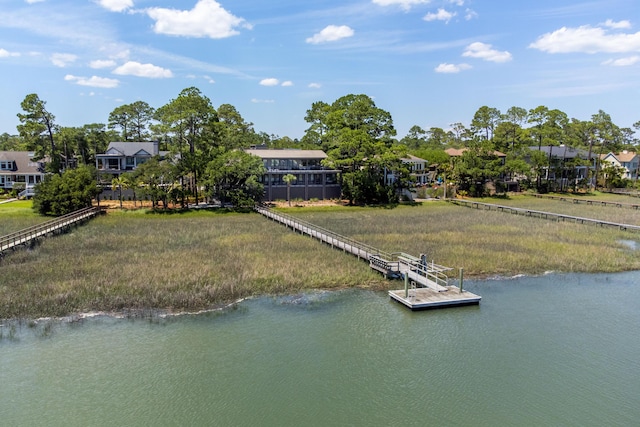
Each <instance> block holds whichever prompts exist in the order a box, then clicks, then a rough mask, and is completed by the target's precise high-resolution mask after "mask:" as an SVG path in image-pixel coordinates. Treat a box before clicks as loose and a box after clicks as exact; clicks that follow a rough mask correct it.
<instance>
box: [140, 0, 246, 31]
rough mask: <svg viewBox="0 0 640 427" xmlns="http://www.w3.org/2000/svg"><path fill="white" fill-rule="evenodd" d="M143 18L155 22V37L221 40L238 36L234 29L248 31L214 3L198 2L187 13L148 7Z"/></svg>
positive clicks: (244, 25) (237, 19)
mask: <svg viewBox="0 0 640 427" xmlns="http://www.w3.org/2000/svg"><path fill="white" fill-rule="evenodd" d="M146 12H147V15H149V17H150V18H151V19H153V20H154V21H156V23H155V25H154V26H153V29H154V31H155V32H156V33H159V34H168V35H172V36H185V37H209V38H212V39H222V38H226V37H231V36H235V35H237V34H239V31H238V30H237V28H238V27H242V28H248V29H251V25H249V24H248V23H247V22H246V21H245V20H244V19H243V18H238V17H236V16H233V15H232V14H231V13H229V12H227V11H226V10H225V9H224V8H223V7H222V6H220V4H219V3H218V2H216V1H215V0H198V3H196V5H195V6H194V7H193V9H191V10H177V9H165V8H160V7H154V8H149V9H147V10H146Z"/></svg>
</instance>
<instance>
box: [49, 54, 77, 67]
mask: <svg viewBox="0 0 640 427" xmlns="http://www.w3.org/2000/svg"><path fill="white" fill-rule="evenodd" d="M76 59H78V57H77V56H76V55H74V54H72V53H54V54H53V55H51V62H52V63H53V65H55V66H56V67H61V68H64V67H66V66H67V65H69V64H71V63H72V62H75V60H76Z"/></svg>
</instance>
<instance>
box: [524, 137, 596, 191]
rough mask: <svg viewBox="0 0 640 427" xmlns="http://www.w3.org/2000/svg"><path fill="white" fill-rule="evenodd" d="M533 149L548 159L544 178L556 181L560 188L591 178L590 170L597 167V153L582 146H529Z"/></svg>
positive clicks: (548, 180)
mask: <svg viewBox="0 0 640 427" xmlns="http://www.w3.org/2000/svg"><path fill="white" fill-rule="evenodd" d="M529 149H530V150H531V151H540V152H542V153H544V155H545V156H546V157H547V159H548V162H547V163H548V166H545V167H544V169H543V171H544V172H543V178H544V179H545V180H546V181H547V182H555V183H556V184H557V185H559V186H560V187H559V189H560V190H563V189H565V188H568V186H569V185H574V184H576V183H578V182H579V181H581V180H585V179H588V178H589V170H595V168H596V163H595V162H596V158H597V156H596V155H593V154H592V155H591V156H590V155H589V152H588V151H586V150H583V149H580V148H575V147H568V146H566V145H546V146H541V147H538V146H537V145H536V146H531V147H529Z"/></svg>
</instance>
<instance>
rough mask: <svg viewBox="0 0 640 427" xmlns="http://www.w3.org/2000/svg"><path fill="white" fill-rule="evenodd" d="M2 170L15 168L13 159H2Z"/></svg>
mask: <svg viewBox="0 0 640 427" xmlns="http://www.w3.org/2000/svg"><path fill="white" fill-rule="evenodd" d="M0 170H5V171H10V170H13V160H9V161H1V162H0Z"/></svg>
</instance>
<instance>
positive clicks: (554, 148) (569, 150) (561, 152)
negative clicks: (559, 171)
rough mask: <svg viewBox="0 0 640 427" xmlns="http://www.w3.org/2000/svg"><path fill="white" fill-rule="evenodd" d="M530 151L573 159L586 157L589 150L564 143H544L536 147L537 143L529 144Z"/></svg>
mask: <svg viewBox="0 0 640 427" xmlns="http://www.w3.org/2000/svg"><path fill="white" fill-rule="evenodd" d="M529 149H530V150H531V151H541V152H543V153H545V154H546V155H551V156H552V157H557V158H560V157H562V158H563V159H575V158H576V157H578V158H581V159H586V158H587V157H588V156H589V152H588V151H585V150H582V149H580V148H575V147H567V146H566V145H544V146H542V147H538V146H537V145H534V146H530V147H529Z"/></svg>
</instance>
